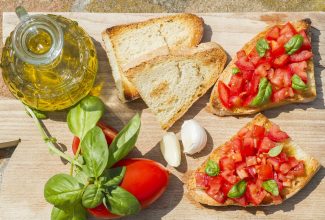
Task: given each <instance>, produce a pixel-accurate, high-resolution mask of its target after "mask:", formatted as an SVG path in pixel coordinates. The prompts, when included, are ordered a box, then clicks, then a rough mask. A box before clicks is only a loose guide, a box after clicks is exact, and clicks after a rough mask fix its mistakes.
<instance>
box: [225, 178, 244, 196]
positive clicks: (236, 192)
mask: <svg viewBox="0 0 325 220" xmlns="http://www.w3.org/2000/svg"><path fill="white" fill-rule="evenodd" d="M246 186H247V183H246V181H245V180H241V181H239V182H238V183H236V184H235V185H233V187H231V189H230V191H229V192H228V197H229V198H239V197H241V196H242V195H243V194H244V193H245V191H246Z"/></svg>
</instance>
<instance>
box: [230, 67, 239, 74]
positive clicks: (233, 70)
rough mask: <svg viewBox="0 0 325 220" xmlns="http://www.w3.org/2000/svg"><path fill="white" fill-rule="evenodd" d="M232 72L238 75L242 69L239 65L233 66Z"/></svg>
mask: <svg viewBox="0 0 325 220" xmlns="http://www.w3.org/2000/svg"><path fill="white" fill-rule="evenodd" d="M231 72H232V74H233V75H236V74H237V73H239V72H240V70H239V69H238V68H237V67H234V68H232V70H231Z"/></svg>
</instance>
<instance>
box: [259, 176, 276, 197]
mask: <svg viewBox="0 0 325 220" xmlns="http://www.w3.org/2000/svg"><path fill="white" fill-rule="evenodd" d="M262 187H263V188H264V189H265V190H266V191H268V192H269V193H271V194H272V195H274V196H278V195H279V188H278V184H277V183H276V182H275V180H267V181H264V182H263V183H262Z"/></svg>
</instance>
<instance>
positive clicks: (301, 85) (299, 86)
mask: <svg viewBox="0 0 325 220" xmlns="http://www.w3.org/2000/svg"><path fill="white" fill-rule="evenodd" d="M291 82H292V85H291V87H292V88H293V89H295V90H305V89H307V85H306V84H305V82H304V81H302V79H301V78H300V76H298V75H297V74H294V75H293V76H292V77H291Z"/></svg>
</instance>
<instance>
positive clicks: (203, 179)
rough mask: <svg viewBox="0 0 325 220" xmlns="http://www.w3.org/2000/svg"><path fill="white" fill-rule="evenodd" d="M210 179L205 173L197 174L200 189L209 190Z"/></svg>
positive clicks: (197, 183) (196, 178)
mask: <svg viewBox="0 0 325 220" xmlns="http://www.w3.org/2000/svg"><path fill="white" fill-rule="evenodd" d="M210 178H211V177H210V176H208V175H206V174H205V173H201V172H196V173H195V180H196V185H197V186H198V187H200V188H204V189H205V188H207V187H208V183H209V179H210Z"/></svg>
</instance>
